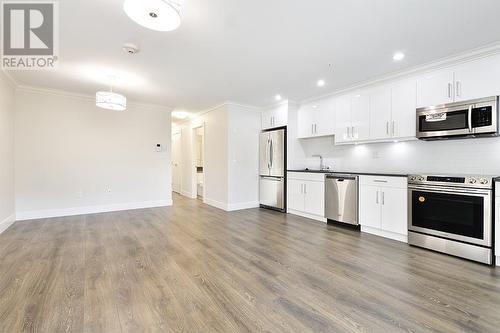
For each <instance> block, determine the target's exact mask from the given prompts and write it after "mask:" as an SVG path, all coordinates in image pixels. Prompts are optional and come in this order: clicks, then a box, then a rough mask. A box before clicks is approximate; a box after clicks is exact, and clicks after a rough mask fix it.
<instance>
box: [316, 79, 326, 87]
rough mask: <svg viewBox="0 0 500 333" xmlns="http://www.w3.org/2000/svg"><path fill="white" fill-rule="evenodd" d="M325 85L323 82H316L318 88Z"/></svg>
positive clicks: (320, 80)
mask: <svg viewBox="0 0 500 333" xmlns="http://www.w3.org/2000/svg"><path fill="white" fill-rule="evenodd" d="M325 84H326V82H325V80H322V79H319V80H318V82H316V85H317V86H318V87H324V86H325Z"/></svg>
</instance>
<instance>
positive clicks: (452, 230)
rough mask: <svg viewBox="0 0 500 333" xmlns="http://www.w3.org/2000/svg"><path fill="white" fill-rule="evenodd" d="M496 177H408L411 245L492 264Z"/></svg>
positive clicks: (409, 238)
mask: <svg viewBox="0 0 500 333" xmlns="http://www.w3.org/2000/svg"><path fill="white" fill-rule="evenodd" d="M492 189H493V177H491V176H431V175H410V176H408V243H409V244H411V245H415V246H419V247H424V248H428V249H431V250H434V251H439V252H443V253H447V254H451V255H455V256H458V257H462V258H466V259H469V260H474V261H479V262H482V263H485V264H489V265H491V264H492V263H493V249H492V244H493V236H492V234H493V222H492V207H493V195H492V191H493V190H492Z"/></svg>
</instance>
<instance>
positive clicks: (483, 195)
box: [408, 186, 492, 246]
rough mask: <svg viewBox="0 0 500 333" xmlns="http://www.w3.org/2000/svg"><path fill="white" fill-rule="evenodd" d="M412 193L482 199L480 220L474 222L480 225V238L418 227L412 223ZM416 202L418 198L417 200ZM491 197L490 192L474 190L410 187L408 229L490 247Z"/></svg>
mask: <svg viewBox="0 0 500 333" xmlns="http://www.w3.org/2000/svg"><path fill="white" fill-rule="evenodd" d="M414 192H421V193H431V194H433V193H435V194H440V193H442V194H449V195H454V196H463V197H464V199H465V198H466V197H474V198H480V199H482V206H483V207H482V208H483V211H482V219H481V221H474V223H478V222H479V223H482V226H483V231H482V237H481V238H475V237H468V236H464V235H458V234H454V233H453V232H444V231H440V230H435V229H432V228H429V227H425V228H423V227H420V226H418V225H417V224H419V223H418V222H417V221H415V223H414V218H415V216H414V215H415V214H414V212H413V203H414V196H413V193H414ZM417 200H418V198H417ZM491 218H492V195H491V191H490V190H476V189H457V188H443V187H431V186H412V187H409V188H408V229H409V230H412V231H415V232H421V233H424V234H428V235H435V236H438V237H443V238H448V239H453V240H458V241H462V242H466V243H471V244H477V245H482V246H491V244H492V240H491V235H492V230H491V229H492V221H491Z"/></svg>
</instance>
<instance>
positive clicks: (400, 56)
mask: <svg viewBox="0 0 500 333" xmlns="http://www.w3.org/2000/svg"><path fill="white" fill-rule="evenodd" d="M404 58H405V54H404V53H403V52H396V53H394V55H393V56H392V59H394V60H395V61H400V60H403V59H404Z"/></svg>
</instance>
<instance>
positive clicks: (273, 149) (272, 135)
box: [269, 130, 285, 177]
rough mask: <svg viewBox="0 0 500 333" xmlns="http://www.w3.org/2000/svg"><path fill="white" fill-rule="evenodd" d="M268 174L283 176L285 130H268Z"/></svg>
mask: <svg viewBox="0 0 500 333" xmlns="http://www.w3.org/2000/svg"><path fill="white" fill-rule="evenodd" d="M269 141H270V143H269V145H270V146H269V155H270V158H269V162H270V169H269V171H270V175H271V176H273V177H284V176H285V130H277V131H272V132H269Z"/></svg>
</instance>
